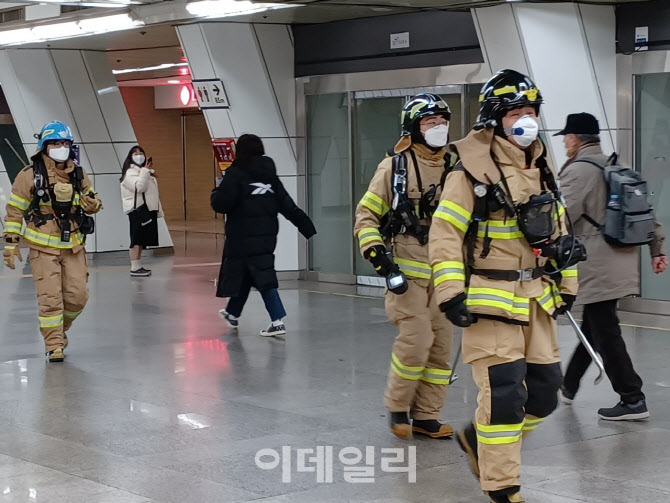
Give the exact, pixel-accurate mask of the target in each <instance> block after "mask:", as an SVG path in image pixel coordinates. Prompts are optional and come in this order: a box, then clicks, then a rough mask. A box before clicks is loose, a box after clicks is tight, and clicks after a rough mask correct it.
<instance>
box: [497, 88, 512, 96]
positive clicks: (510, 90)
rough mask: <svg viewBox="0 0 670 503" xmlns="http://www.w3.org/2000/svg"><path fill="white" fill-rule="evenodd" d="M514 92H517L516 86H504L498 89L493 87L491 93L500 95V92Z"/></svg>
mask: <svg viewBox="0 0 670 503" xmlns="http://www.w3.org/2000/svg"><path fill="white" fill-rule="evenodd" d="M516 92H517V90H516V86H505V87H501V88H500V89H494V90H493V95H494V96H500V95H501V94H508V93H516Z"/></svg>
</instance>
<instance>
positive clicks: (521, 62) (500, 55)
mask: <svg viewBox="0 0 670 503" xmlns="http://www.w3.org/2000/svg"><path fill="white" fill-rule="evenodd" d="M473 15H474V19H475V21H476V24H475V25H476V27H477V31H478V33H479V34H480V39H483V40H480V41H481V42H483V43H482V44H481V45H482V47H483V48H484V51H483V52H484V57H485V58H487V62H488V64H489V65H490V67H491V72H492V73H495V72H497V71H498V70H503V69H505V68H509V69H512V70H516V71H518V72H521V73H525V74H528V67H527V65H526V60H525V59H524V56H523V48H522V46H521V40H520V39H519V34H518V30H517V26H516V21H515V19H514V11H513V10H512V6H511V5H500V6H496V7H488V8H485V9H475V10H473Z"/></svg>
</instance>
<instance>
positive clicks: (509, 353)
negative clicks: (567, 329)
mask: <svg viewBox="0 0 670 503" xmlns="http://www.w3.org/2000/svg"><path fill="white" fill-rule="evenodd" d="M556 333H557V328H556V322H555V321H554V320H553V318H551V316H549V314H547V312H545V311H544V310H543V309H542V308H541V307H540V305H539V304H538V303H537V301H536V300H535V299H531V301H530V323H529V326H519V325H511V324H509V323H505V322H502V321H497V320H491V319H486V318H479V320H478V321H477V323H475V324H473V325H471V326H470V327H468V328H465V329H464V330H463V361H464V362H465V363H469V364H471V365H472V373H473V377H474V380H475V383H476V384H477V386H478V388H479V395H478V397H477V411H476V412H475V419H474V426H475V429H476V431H477V440H478V454H479V471H480V484H481V487H482V489H483V490H484V491H495V490H499V489H504V488H506V487H511V486H518V485H520V484H519V477H520V475H521V439H522V436H523V435H524V434H526V433H528V432H530V431H532V430H534V429H535V428H537V426H539V424H540V423H541V422H542V421H543V420H544V418H546V417H547V416H548V415H549V414H551V413H552V412H553V411H554V410H555V409H556V407H557V405H558V402H557V400H558V399H557V394H556V393H557V391H558V388H559V386H560V385H561V367H560V364H559V351H558V343H557V341H556Z"/></svg>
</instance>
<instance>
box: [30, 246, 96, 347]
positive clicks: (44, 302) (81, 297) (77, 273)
mask: <svg viewBox="0 0 670 503" xmlns="http://www.w3.org/2000/svg"><path fill="white" fill-rule="evenodd" d="M29 256H30V265H31V266H32V270H33V280H34V281H35V290H36V291H37V304H38V307H39V320H40V331H41V332H42V336H43V337H44V345H45V349H46V352H49V351H53V350H54V349H57V348H62V347H63V345H64V336H65V332H67V331H68V330H69V329H70V327H71V326H72V322H73V321H74V320H75V319H76V318H77V316H79V315H80V314H81V312H82V311H83V309H84V306H85V305H86V301H87V300H88V290H87V289H86V282H87V278H88V266H87V263H86V252H85V250H80V251H79V252H78V253H72V250H61V253H60V255H52V254H50V253H44V252H42V251H38V250H30V255H29Z"/></svg>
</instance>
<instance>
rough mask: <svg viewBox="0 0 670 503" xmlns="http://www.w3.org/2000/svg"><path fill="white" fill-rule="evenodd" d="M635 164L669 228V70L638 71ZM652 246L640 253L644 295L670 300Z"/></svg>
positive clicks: (669, 228) (659, 213) (669, 230)
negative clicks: (654, 266) (652, 256)
mask: <svg viewBox="0 0 670 503" xmlns="http://www.w3.org/2000/svg"><path fill="white" fill-rule="evenodd" d="M635 167H636V169H637V170H639V171H640V172H641V173H642V177H643V178H644V179H645V180H646V181H647V184H648V185H649V189H650V196H651V197H650V201H651V203H652V204H653V205H654V212H655V213H656V218H657V219H658V220H659V221H660V222H661V225H663V228H664V229H665V232H666V233H669V232H670V73H656V74H646V75H638V76H636V80H635ZM648 250H649V249H648V248H647V247H643V248H642V250H641V254H640V256H641V257H640V260H641V264H640V271H641V275H640V281H641V289H642V292H641V293H642V297H643V298H645V299H654V300H670V289H668V278H667V277H666V276H667V273H666V274H663V275H661V274H658V275H657V274H654V273H653V271H652V270H651V264H650V258H649V251H648Z"/></svg>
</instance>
